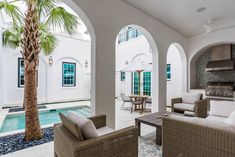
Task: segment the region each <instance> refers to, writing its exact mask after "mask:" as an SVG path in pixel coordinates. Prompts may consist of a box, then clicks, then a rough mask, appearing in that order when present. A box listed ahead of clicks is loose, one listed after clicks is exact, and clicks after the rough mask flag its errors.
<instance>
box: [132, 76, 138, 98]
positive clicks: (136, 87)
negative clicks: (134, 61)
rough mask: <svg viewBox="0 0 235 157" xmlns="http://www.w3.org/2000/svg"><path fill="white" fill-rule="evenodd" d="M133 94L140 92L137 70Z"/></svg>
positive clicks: (134, 77)
mask: <svg viewBox="0 0 235 157" xmlns="http://www.w3.org/2000/svg"><path fill="white" fill-rule="evenodd" d="M132 75H133V94H139V93H138V92H139V77H138V73H137V72H133V73H132Z"/></svg>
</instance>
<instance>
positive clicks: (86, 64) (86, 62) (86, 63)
mask: <svg viewBox="0 0 235 157" xmlns="http://www.w3.org/2000/svg"><path fill="white" fill-rule="evenodd" d="M85 68H88V61H87V60H86V61H85Z"/></svg>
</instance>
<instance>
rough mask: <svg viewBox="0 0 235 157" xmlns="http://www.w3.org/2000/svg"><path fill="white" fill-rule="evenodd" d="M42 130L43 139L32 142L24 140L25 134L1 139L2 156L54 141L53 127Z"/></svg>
mask: <svg viewBox="0 0 235 157" xmlns="http://www.w3.org/2000/svg"><path fill="white" fill-rule="evenodd" d="M42 130H43V137H42V139H40V140H35V141H30V142H28V141H25V140H24V133H20V134H14V135H8V136H4V137H0V156H1V155H5V154H8V153H12V152H15V151H18V150H22V149H25V148H29V147H33V146H37V145H41V144H44V143H48V142H51V141H53V140H54V129H53V127H49V128H45V129H42Z"/></svg>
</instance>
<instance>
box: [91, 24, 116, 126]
mask: <svg viewBox="0 0 235 157" xmlns="http://www.w3.org/2000/svg"><path fill="white" fill-rule="evenodd" d="M101 29H102V30H103V32H98V33H97V34H96V47H95V52H96V54H94V53H92V57H91V58H92V63H91V67H92V68H91V82H92V87H91V89H92V106H93V108H92V111H93V113H94V114H95V115H100V114H105V115H106V116H107V125H108V126H109V127H111V128H115V39H116V37H113V38H111V37H110V33H105V29H104V28H101ZM93 50H94V45H93V44H92V52H93ZM94 107H95V108H94Z"/></svg>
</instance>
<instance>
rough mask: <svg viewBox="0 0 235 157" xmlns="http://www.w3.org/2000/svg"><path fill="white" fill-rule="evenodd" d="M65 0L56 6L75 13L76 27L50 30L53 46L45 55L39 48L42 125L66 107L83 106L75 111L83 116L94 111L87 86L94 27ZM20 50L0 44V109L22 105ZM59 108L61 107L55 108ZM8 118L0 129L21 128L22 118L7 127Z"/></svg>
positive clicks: (91, 68)
mask: <svg viewBox="0 0 235 157" xmlns="http://www.w3.org/2000/svg"><path fill="white" fill-rule="evenodd" d="M65 2H66V4H65V3H59V4H57V6H60V7H63V8H64V9H65V10H66V11H68V12H69V13H71V14H73V15H75V16H77V17H78V19H79V25H78V28H79V29H78V31H77V32H76V33H75V34H73V35H68V34H66V33H62V32H59V31H58V32H57V30H50V32H51V34H52V35H53V36H54V37H55V38H56V39H57V45H56V48H55V49H54V51H53V52H52V53H51V54H50V55H49V56H46V55H45V54H43V52H42V53H40V56H39V67H38V73H37V82H38V83H37V93H38V94H37V96H38V105H39V107H38V108H39V116H40V122H41V126H42V127H45V125H51V124H54V123H58V122H60V119H59V115H58V114H57V113H59V112H64V113H67V111H68V110H74V111H75V112H77V111H78V110H80V109H81V106H83V107H84V106H86V107H85V108H83V107H82V108H83V111H82V112H80V113H79V114H80V115H82V116H84V117H87V116H91V114H94V113H95V109H94V108H95V106H94V104H95V103H94V102H95V98H94V92H95V91H94V88H91V84H92V86H93V87H94V82H95V81H94V79H95V75H94V69H95V68H94V66H95V65H94V62H95V33H94V29H93V26H92V25H91V23H90V21H89V20H88V18H87V17H86V16H85V14H84V13H83V11H82V10H81V9H80V8H79V7H78V6H77V5H75V4H74V3H73V1H65ZM12 3H15V2H12ZM15 5H16V6H18V7H19V9H22V11H24V8H25V6H24V5H25V4H24V3H22V4H21V3H19V4H18V2H16V4H15ZM70 6H71V8H70ZM5 18H6V19H5ZM9 20H10V18H9V17H7V16H1V18H0V27H1V28H0V35H1V34H2V31H4V30H6V29H7V26H8V22H9ZM1 39H2V38H1ZM1 39H0V40H1ZM0 42H1V41H0ZM1 43H2V42H1ZM20 50H21V48H17V49H11V48H9V47H4V46H3V45H2V44H0V55H1V58H0V65H1V66H0V72H1V73H2V75H1V76H0V80H1V82H0V89H1V91H3V94H1V96H0V99H1V100H0V109H1V108H2V107H19V109H21V108H22V106H23V98H24V62H23V59H22V55H21V54H20ZM91 80H93V81H91ZM91 82H92V83H91ZM92 89H93V90H92ZM91 91H92V96H91ZM90 100H92V103H90ZM2 104H3V106H2ZM91 104H92V105H91ZM41 108H43V109H46V110H48V111H50V110H53V111H55V112H54V114H52V113H50V112H48V113H46V114H43V112H41ZM61 108H62V109H63V110H60V111H57V110H59V109H61ZM22 110H23V109H22ZM85 110H86V111H85ZM23 117H24V115H23V114H19V116H17V117H15V118H16V119H15V121H17V120H18V119H19V118H23ZM4 118H5V117H4ZM17 118H18V119H17ZM46 118H47V119H46ZM10 122H11V121H10V118H9V117H8V114H7V115H6V118H5V121H4V123H3V127H2V128H0V132H8V131H18V130H20V129H24V125H22V124H25V123H24V122H20V123H17V124H15V127H11V128H10V127H7V125H5V124H10Z"/></svg>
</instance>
